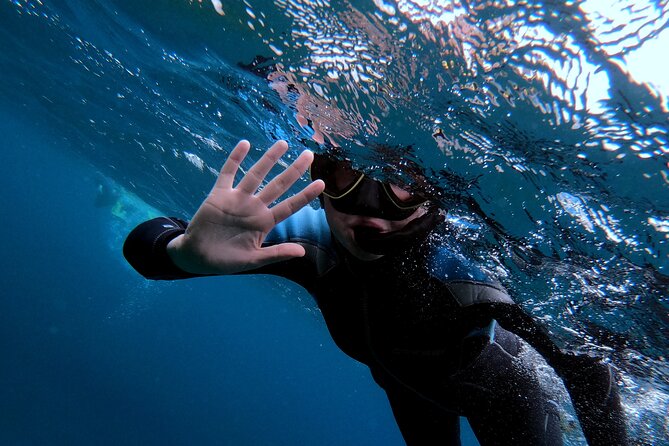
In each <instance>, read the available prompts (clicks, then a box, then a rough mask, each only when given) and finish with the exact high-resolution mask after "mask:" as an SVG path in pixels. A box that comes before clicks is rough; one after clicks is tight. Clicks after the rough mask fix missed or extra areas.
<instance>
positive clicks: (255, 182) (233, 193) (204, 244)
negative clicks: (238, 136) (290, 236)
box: [167, 140, 325, 274]
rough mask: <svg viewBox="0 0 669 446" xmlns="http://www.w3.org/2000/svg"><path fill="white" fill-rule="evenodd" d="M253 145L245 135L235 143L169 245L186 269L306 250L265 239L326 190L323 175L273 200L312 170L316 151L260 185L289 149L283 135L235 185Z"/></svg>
mask: <svg viewBox="0 0 669 446" xmlns="http://www.w3.org/2000/svg"><path fill="white" fill-rule="evenodd" d="M250 147H251V145H250V144H249V142H248V141H245V140H243V141H240V142H239V143H238V144H237V146H235V148H234V149H233V150H232V152H230V155H229V156H228V159H227V160H226V162H225V164H224V165H223V168H222V169H221V172H220V174H219V176H218V179H217V180H216V184H214V188H213V189H212V190H211V192H210V193H209V195H208V196H207V198H206V199H205V200H204V202H203V203H202V204H201V205H200V208H199V209H198V210H197V212H196V213H195V215H194V216H193V219H192V220H191V222H190V223H189V224H188V228H187V229H186V233H185V234H183V235H181V236H179V237H177V238H175V239H174V240H172V241H171V242H170V243H169V244H168V245H167V251H168V253H169V255H170V257H171V258H172V261H173V262H174V263H175V264H176V265H177V266H178V267H179V268H181V269H182V270H184V271H187V272H190V273H195V274H233V273H238V272H242V271H247V270H250V269H255V268H258V267H261V266H264V265H267V264H270V263H274V262H279V261H281V260H287V259H291V258H294V257H301V256H303V255H304V254H305V251H304V248H303V247H302V246H300V245H298V244H296V243H281V244H277V245H273V246H268V247H263V246H262V243H263V241H264V240H265V237H266V236H267V234H268V233H269V232H270V231H271V230H272V228H274V226H275V225H276V224H277V223H279V222H281V221H283V220H285V219H286V218H288V217H290V216H291V215H293V214H294V213H296V212H297V211H298V210H300V209H301V208H303V207H304V206H306V205H307V204H308V203H309V202H310V201H311V200H313V199H314V198H316V197H317V196H318V195H319V194H320V193H321V192H323V189H324V187H325V185H324V184H323V182H322V181H320V180H317V181H314V182H312V183H310V184H309V185H308V186H306V187H305V188H304V189H302V190H301V191H299V192H298V193H297V194H295V195H293V196H290V197H288V198H286V199H284V200H282V201H279V202H277V203H276V204H275V205H274V206H271V205H272V203H274V202H275V201H276V200H278V199H279V198H280V197H281V196H282V195H283V194H284V193H286V192H287V191H288V190H289V189H290V188H291V186H292V185H293V184H295V182H296V181H297V180H298V179H299V178H300V177H301V176H302V175H303V174H304V173H305V172H306V170H307V169H308V168H309V166H310V164H311V162H312V160H313V153H311V152H310V151H308V150H306V151H304V152H302V153H301V154H300V156H299V157H298V158H297V159H296V160H295V161H294V162H293V163H292V164H291V165H290V166H288V167H287V168H286V169H285V170H284V171H283V172H281V173H280V174H279V175H277V176H276V177H274V178H273V179H272V180H271V181H269V183H267V185H265V187H263V188H260V186H261V185H262V183H263V181H264V180H265V177H266V176H267V174H268V173H269V172H270V170H271V169H272V168H273V167H274V166H275V165H276V163H277V162H278V161H279V159H280V158H281V156H283V154H284V153H286V151H287V150H288V144H287V143H286V142H285V141H278V142H276V143H275V144H274V145H272V147H270V148H269V149H268V150H267V152H265V154H264V155H263V156H262V157H261V158H260V159H259V160H258V161H257V162H256V163H255V164H254V165H253V167H251V169H250V170H249V171H248V172H247V173H246V174H245V175H244V177H243V178H242V179H241V180H240V181H239V183H237V185H236V186H235V184H234V180H235V175H236V173H237V171H238V170H239V166H240V165H241V163H242V161H243V160H244V158H245V157H246V155H247V154H248V152H249V149H250ZM270 206H271V207H270Z"/></svg>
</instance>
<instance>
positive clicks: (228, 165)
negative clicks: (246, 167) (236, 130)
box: [214, 139, 251, 189]
mask: <svg viewBox="0 0 669 446" xmlns="http://www.w3.org/2000/svg"><path fill="white" fill-rule="evenodd" d="M250 148H251V143H249V142H248V141H247V140H245V139H242V140H241V141H239V142H238V143H237V145H236V146H235V148H234V149H232V151H231V152H230V155H228V159H226V160H225V163H224V164H223V167H222V168H221V172H220V173H219V174H218V178H217V179H216V184H214V188H224V189H231V188H232V186H233V185H234V183H235V175H236V174H237V171H238V170H239V166H240V165H241V164H242V161H244V158H246V155H247V154H248V153H249V149H250Z"/></svg>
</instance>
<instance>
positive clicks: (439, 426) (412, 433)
mask: <svg viewBox="0 0 669 446" xmlns="http://www.w3.org/2000/svg"><path fill="white" fill-rule="evenodd" d="M493 324H494V322H493ZM489 333H491V334H492V333H494V335H493V336H489V335H487V334H485V330H484V331H482V332H481V333H476V334H474V335H472V336H469V337H468V338H466V339H465V340H463V342H462V349H461V359H463V360H464V361H462V362H463V363H462V368H461V370H460V371H459V372H457V373H455V374H454V375H452V376H451V377H449V378H448V379H445V380H444V381H443V382H441V383H438V384H437V383H435V384H434V387H435V388H434V389H433V391H432V392H430V393H429V394H424V395H421V394H417V393H416V392H415V391H413V390H412V389H410V388H408V387H407V386H405V385H404V384H403V383H399V382H397V381H393V380H392V379H391V380H388V379H387V378H386V379H382V380H380V379H377V381H378V382H379V384H381V385H382V387H383V388H384V389H385V391H386V394H387V395H388V400H389V402H390V405H391V408H392V410H393V414H394V415H395V419H396V421H397V424H398V426H399V428H400V431H401V432H402V436H403V437H404V440H405V441H406V443H407V445H408V446H424V445H454V446H458V445H460V444H461V442H460V424H459V418H458V416H459V415H463V416H466V417H467V419H468V421H469V424H470V425H471V427H472V430H473V431H474V433H475V434H476V437H477V439H478V441H479V443H480V444H481V445H482V446H490V445H494V446H507V445H508V446H511V445H514V446H515V445H525V444H527V445H533V446H534V445H536V446H560V445H562V444H563V442H562V432H561V429H560V416H559V412H558V407H557V405H556V404H555V403H554V402H552V401H550V400H548V398H546V396H545V394H544V392H543V391H542V389H541V386H540V384H539V381H538V379H537V377H536V375H535V372H534V370H533V368H532V366H531V365H530V364H523V363H522V362H521V360H520V359H519V357H518V354H519V349H520V342H519V340H518V338H517V337H516V336H515V335H514V334H512V333H510V332H508V331H506V330H504V329H503V328H501V327H499V326H498V325H497V324H494V326H493V327H490V331H489ZM476 353H478V354H476ZM469 358H472V359H471V360H469ZM426 393H427V392H426Z"/></svg>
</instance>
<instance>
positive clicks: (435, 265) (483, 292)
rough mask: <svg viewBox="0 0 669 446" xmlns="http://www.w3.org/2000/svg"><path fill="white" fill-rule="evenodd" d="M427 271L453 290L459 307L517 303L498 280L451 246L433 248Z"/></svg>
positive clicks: (452, 292)
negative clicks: (492, 303)
mask: <svg viewBox="0 0 669 446" xmlns="http://www.w3.org/2000/svg"><path fill="white" fill-rule="evenodd" d="M428 271H429V274H430V275H431V276H432V277H433V278H434V279H437V280H438V281H440V282H441V283H442V284H443V285H444V286H445V287H446V288H447V289H448V290H449V291H450V292H451V294H452V295H453V297H454V298H455V300H456V301H457V302H458V304H459V305H460V306H463V307H464V306H469V305H473V304H479V303H491V302H500V303H511V304H513V303H514V302H513V299H511V297H509V294H508V293H507V291H506V290H505V289H504V287H503V286H502V284H501V283H499V281H498V280H496V279H494V278H493V277H491V276H490V275H489V274H488V273H486V272H485V271H484V270H483V268H481V267H480V266H479V265H477V264H476V263H474V262H473V261H471V260H470V259H467V258H466V257H465V256H463V255H462V254H458V253H455V252H453V251H452V250H450V249H449V248H448V247H445V246H435V247H433V248H431V252H430V256H429V260H428Z"/></svg>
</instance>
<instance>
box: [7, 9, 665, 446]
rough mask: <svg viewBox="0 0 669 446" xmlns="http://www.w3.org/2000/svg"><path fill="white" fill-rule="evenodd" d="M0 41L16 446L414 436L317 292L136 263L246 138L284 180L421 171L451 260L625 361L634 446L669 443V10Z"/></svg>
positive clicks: (143, 23) (567, 429)
mask: <svg viewBox="0 0 669 446" xmlns="http://www.w3.org/2000/svg"><path fill="white" fill-rule="evenodd" d="M0 23H1V25H2V26H0V36H1V39H0V67H1V70H2V71H1V72H2V82H0V110H1V113H2V115H1V116H2V119H1V120H0V129H1V131H2V135H3V138H2V163H0V172H1V173H2V174H1V175H0V185H1V186H2V187H1V189H0V190H1V191H2V194H0V202H1V203H2V209H3V212H4V214H3V215H5V217H4V218H3V220H4V222H5V224H6V229H5V231H3V236H2V244H3V252H4V255H3V256H2V260H1V261H2V267H1V269H2V271H3V273H2V283H3V293H2V298H1V299H0V383H2V386H1V387H0V445H93V444H94V445H121V444H123V445H135V444H136V445H140V444H141V445H193V444H195V445H219V444H220V445H289V444H290V445H294V444H307V445H333V446H334V445H357V444H365V445H384V446H385V445H389V446H392V445H403V444H405V443H404V441H403V439H402V435H401V434H400V431H399V429H398V427H397V425H396V424H395V421H394V418H393V414H392V411H391V409H390V407H389V405H388V402H387V399H386V397H385V394H384V393H383V390H382V389H381V388H380V387H378V386H377V385H376V384H375V383H374V380H373V379H372V377H371V376H370V373H369V370H368V369H367V367H365V366H364V365H362V364H360V363H358V362H356V361H354V360H352V359H351V358H349V357H347V356H346V355H345V354H343V353H342V352H341V351H340V350H339V349H338V348H337V346H336V345H335V344H334V342H333V341H332V338H331V337H330V335H329V333H328V330H327V327H326V326H325V323H324V321H323V318H322V316H321V314H320V312H319V310H318V308H317V306H316V304H315V302H314V301H313V299H312V298H311V297H310V295H309V294H308V293H307V292H306V291H305V290H304V289H302V288H301V287H299V286H297V285H295V284H293V283H292V282H290V281H288V280H285V279H281V278H277V277H273V276H268V275H257V276H245V277H240V276H234V277H205V278H197V279H193V280H185V281H149V280H146V279H144V278H143V277H141V276H140V275H139V274H138V273H137V272H135V271H134V270H133V269H132V268H131V267H130V266H129V265H128V264H127V262H126V261H125V259H124V258H123V254H122V246H123V242H124V239H125V237H126V235H127V234H128V233H129V232H130V231H131V230H132V229H133V228H134V227H135V226H136V225H138V224H139V223H141V222H143V221H145V220H147V219H150V218H153V217H156V216H160V215H169V216H174V217H179V218H182V219H185V220H188V219H189V218H190V217H192V215H193V213H194V212H195V211H196V210H197V208H198V206H199V205H200V203H201V202H202V200H203V199H204V198H205V197H206V196H207V193H208V192H209V190H210V189H211V186H212V184H213V182H214V181H215V179H216V176H217V174H218V172H219V170H220V168H221V166H222V164H223V162H224V161H225V159H226V157H227V155H228V154H229V153H230V151H231V150H232V148H233V147H234V146H235V144H236V143H237V142H238V141H239V140H241V139H247V140H248V141H249V142H250V143H251V152H250V154H249V156H248V157H247V158H246V159H245V160H244V162H243V164H242V170H246V169H248V168H250V166H251V165H252V164H253V162H254V161H256V160H257V159H258V158H259V157H260V156H261V155H262V154H263V153H264V151H265V150H266V149H267V148H268V147H269V146H270V145H271V144H272V143H273V142H275V141H276V140H279V139H284V140H286V141H287V142H288V144H289V146H290V149H289V152H288V153H287V154H286V155H285V156H284V159H283V161H282V162H281V163H282V165H283V166H287V165H288V164H289V163H290V162H291V161H292V160H294V159H295V158H296V157H297V156H298V155H299V153H300V152H302V151H303V150H304V149H310V150H313V151H314V152H319V151H323V150H326V149H327V148H328V147H338V148H340V150H342V151H344V152H345V153H346V156H347V157H348V158H349V159H350V160H352V162H353V163H354V164H355V165H356V167H357V168H359V169H360V170H363V171H365V172H377V174H378V175H381V176H382V175H388V176H389V177H392V178H397V177H401V176H402V175H404V173H403V172H406V170H404V171H402V170H401V169H399V167H401V166H412V168H414V169H419V170H420V172H421V174H422V175H423V176H424V178H426V179H427V181H428V183H429V184H428V187H429V188H430V191H431V192H432V194H433V196H434V197H438V200H439V204H440V206H441V207H442V208H443V209H444V210H445V211H446V212H447V214H446V220H447V230H445V231H444V232H443V233H442V234H439V237H438V238H439V242H441V243H444V244H446V245H448V246H449V247H450V248H451V249H452V250H454V251H456V252H458V253H461V254H462V255H464V256H467V257H470V258H472V259H475V260H476V261H478V262H479V263H480V264H481V265H483V266H484V268H485V269H486V270H487V271H490V272H491V273H493V274H494V275H495V276H496V277H497V278H498V279H499V280H500V281H501V282H502V284H503V285H504V286H505V287H506V288H507V289H508V290H509V292H510V294H511V296H512V297H513V298H514V300H515V301H516V302H517V303H519V304H520V305H521V306H522V308H523V309H524V310H525V311H526V312H527V313H529V314H530V315H531V316H532V317H533V318H534V319H535V320H537V321H540V322H541V324H542V325H543V326H544V327H545V328H546V329H547V330H548V332H549V333H550V335H551V338H552V339H553V340H554V341H555V342H556V343H557V344H558V345H559V346H560V347H562V348H565V349H570V350H573V351H576V352H581V353H588V354H593V355H601V356H605V357H607V358H609V360H610V363H611V365H612V366H613V367H614V368H615V370H616V371H617V372H618V373H619V376H620V380H619V381H618V382H617V383H616V385H617V386H618V387H619V391H620V395H621V399H622V404H623V407H624V410H625V414H626V417H627V425H628V429H629V432H630V437H631V439H632V440H633V444H635V445H669V366H667V360H666V358H667V354H669V75H668V74H667V73H669V57H668V56H667V55H668V54H669V52H668V48H669V1H667V0H561V1H557V0H555V1H548V0H543V1H539V0H537V1H534V0H524V1H519V0H341V1H335V0H311V1H308V0H235V1H232V0H154V1H150V2H149V1H137V0H107V1H104V2H103V1H98V0H86V1H84V0H54V1H47V0H0ZM308 181H309V179H308V177H307V176H305V178H303V179H301V180H300V181H299V182H298V183H297V184H296V185H295V186H294V189H295V191H297V190H299V189H300V188H301V187H304V186H305V185H306V184H308ZM406 181H410V178H407V179H406ZM310 206H313V207H314V208H318V207H319V203H318V201H315V202H313V203H311V204H310ZM540 372H541V380H542V381H543V382H544V383H545V385H546V387H547V388H549V389H550V391H551V392H552V393H553V394H554V396H555V399H556V401H560V402H562V404H563V407H562V411H563V413H564V416H563V419H562V425H563V426H562V427H563V431H564V435H565V444H567V445H586V444H587V443H586V441H585V439H584V437H583V434H582V432H581V429H580V426H579V423H578V420H577V418H576V416H575V415H574V411H573V408H572V407H571V404H570V402H569V396H568V394H567V393H566V390H565V389H564V386H563V384H562V383H561V381H560V379H559V378H558V377H557V376H556V375H555V373H554V372H553V370H552V369H551V368H550V367H549V366H548V365H545V366H542V367H540ZM461 425H462V444H463V445H467V446H470V445H477V444H478V443H477V440H476V439H475V436H474V435H473V433H472V431H471V429H470V428H469V426H468V424H467V420H466V419H464V418H462V419H461Z"/></svg>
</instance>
